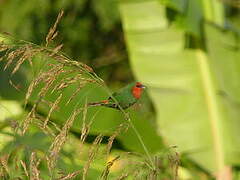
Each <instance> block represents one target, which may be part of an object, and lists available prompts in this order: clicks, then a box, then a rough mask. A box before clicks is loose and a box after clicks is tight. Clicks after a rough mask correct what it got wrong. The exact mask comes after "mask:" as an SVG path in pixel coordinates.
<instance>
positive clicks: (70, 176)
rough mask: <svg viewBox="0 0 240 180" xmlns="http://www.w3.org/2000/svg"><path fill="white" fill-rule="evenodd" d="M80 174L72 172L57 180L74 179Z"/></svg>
mask: <svg viewBox="0 0 240 180" xmlns="http://www.w3.org/2000/svg"><path fill="white" fill-rule="evenodd" d="M80 172H81V171H75V172H73V173H69V174H67V175H65V176H62V177H60V178H58V179H57V180H67V179H71V178H74V177H76V176H77V175H79V174H80Z"/></svg>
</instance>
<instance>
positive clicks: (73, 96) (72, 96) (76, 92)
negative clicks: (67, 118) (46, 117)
mask: <svg viewBox="0 0 240 180" xmlns="http://www.w3.org/2000/svg"><path fill="white" fill-rule="evenodd" d="M85 85H86V84H84V83H79V85H78V88H77V89H76V90H75V91H74V93H73V94H72V95H71V97H70V98H69V99H68V101H67V103H66V105H68V104H69V103H70V102H71V101H72V100H73V98H75V97H76V95H77V94H78V93H79V91H80V90H81V89H82V88H83V87H84V86H85Z"/></svg>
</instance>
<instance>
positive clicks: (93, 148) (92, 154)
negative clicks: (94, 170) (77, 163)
mask: <svg viewBox="0 0 240 180" xmlns="http://www.w3.org/2000/svg"><path fill="white" fill-rule="evenodd" d="M102 138H103V135H101V134H99V135H98V136H97V137H96V138H95V140H94V142H93V144H92V145H91V147H90V150H89V153H88V161H87V162H86V164H85V166H84V168H83V180H85V179H86V177H87V172H88V169H89V167H90V164H91V163H92V162H93V160H94V158H95V156H96V154H97V152H98V149H99V145H100V144H101V142H102Z"/></svg>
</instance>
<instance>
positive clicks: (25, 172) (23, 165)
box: [20, 160, 29, 177]
mask: <svg viewBox="0 0 240 180" xmlns="http://www.w3.org/2000/svg"><path fill="white" fill-rule="evenodd" d="M20 163H21V165H22V167H23V171H24V174H25V176H26V177H29V174H28V171H27V166H26V163H25V162H23V161H22V160H20Z"/></svg>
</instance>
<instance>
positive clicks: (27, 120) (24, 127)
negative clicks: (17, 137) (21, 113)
mask: <svg viewBox="0 0 240 180" xmlns="http://www.w3.org/2000/svg"><path fill="white" fill-rule="evenodd" d="M37 105H38V103H35V104H34V105H33V107H32V109H31V111H30V112H29V113H28V115H27V117H26V118H25V119H24V121H23V123H22V135H23V134H25V133H26V131H27V129H28V127H29V125H30V124H31V122H32V120H33V119H34V118H35V117H36V108H37Z"/></svg>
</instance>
